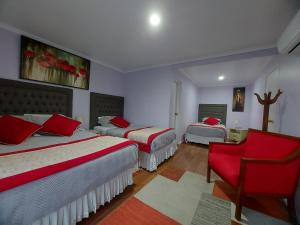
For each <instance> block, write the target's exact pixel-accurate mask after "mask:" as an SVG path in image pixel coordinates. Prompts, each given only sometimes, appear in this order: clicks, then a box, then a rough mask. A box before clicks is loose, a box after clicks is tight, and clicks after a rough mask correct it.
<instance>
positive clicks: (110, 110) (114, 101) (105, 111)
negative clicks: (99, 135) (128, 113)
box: [90, 92, 124, 128]
mask: <svg viewBox="0 0 300 225" xmlns="http://www.w3.org/2000/svg"><path fill="white" fill-rule="evenodd" d="M123 114H124V97H121V96H114V95H106V94H99V93H95V92H91V93H90V128H93V127H94V126H96V125H97V123H98V117H99V116H123Z"/></svg>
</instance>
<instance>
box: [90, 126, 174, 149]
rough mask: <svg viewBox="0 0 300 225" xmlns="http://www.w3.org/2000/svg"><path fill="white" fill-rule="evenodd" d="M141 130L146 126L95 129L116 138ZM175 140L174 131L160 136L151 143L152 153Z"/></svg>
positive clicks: (100, 127) (101, 127)
mask: <svg viewBox="0 0 300 225" xmlns="http://www.w3.org/2000/svg"><path fill="white" fill-rule="evenodd" d="M140 128H145V126H136V125H130V126H129V127H127V128H116V127H104V126H96V127H94V130H95V131H97V132H99V133H100V134H104V135H110V136H114V137H124V135H125V134H126V133H127V132H128V131H132V130H138V129H140ZM175 139H176V134H175V132H174V130H169V131H167V132H165V133H162V134H160V135H158V136H157V137H156V138H155V139H154V140H153V141H152V143H151V146H150V147H151V149H150V153H153V152H156V151H158V150H160V149H161V148H163V147H165V146H167V145H170V144H171V143H172V142H174V141H175ZM134 141H135V140H134Z"/></svg>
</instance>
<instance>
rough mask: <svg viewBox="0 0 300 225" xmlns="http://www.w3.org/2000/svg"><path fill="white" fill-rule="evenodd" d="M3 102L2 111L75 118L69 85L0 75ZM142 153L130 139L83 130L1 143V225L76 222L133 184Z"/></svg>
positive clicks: (1, 99) (47, 224) (69, 223)
mask: <svg viewBox="0 0 300 225" xmlns="http://www.w3.org/2000/svg"><path fill="white" fill-rule="evenodd" d="M21 101H22V102H23V104H21V103H20V102H21ZM0 102H1V107H0V115H3V114H14V115H23V114H25V113H40V114H52V113H54V112H59V113H62V114H65V115H67V116H72V90H71V89H66V88H57V87H50V86H45V85H39V84H31V83H24V82H19V81H11V80H4V79H0ZM49 102H50V103H49ZM66 149H68V151H66ZM21 150H22V151H21ZM23 150H26V151H23ZM63 150H64V151H63ZM20 151H21V152H20ZM137 152H138V150H137V145H136V144H135V143H133V142H128V140H127V139H124V138H117V137H107V136H106V137H105V136H99V135H96V134H95V133H93V132H89V131H84V130H79V131H77V132H75V133H74V134H73V135H72V136H71V137H57V136H32V137H30V138H28V139H27V140H26V141H25V142H23V143H22V144H19V145H0V161H1V163H0V224H3V225H12V224H14V225H30V224H32V225H57V224H63V225H71V224H76V223H77V222H78V221H80V220H82V219H83V218H86V217H88V216H89V214H90V213H91V212H96V210H97V208H98V207H99V206H100V205H104V203H106V202H109V201H110V200H111V199H112V198H114V197H115V196H116V195H118V194H120V193H122V192H123V190H124V189H125V188H126V187H127V186H128V185H131V184H132V183H133V179H132V174H133V172H134V170H135V169H136V166H137V162H138V153H137ZM53 154H58V155H55V156H56V157H46V156H54V155H53ZM76 154H77V155H76ZM34 155H35V156H36V158H35V157H33V156H34ZM72 157H73V158H72ZM25 159H26V160H25Z"/></svg>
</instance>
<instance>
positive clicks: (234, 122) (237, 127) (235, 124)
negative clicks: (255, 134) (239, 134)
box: [233, 120, 240, 129]
mask: <svg viewBox="0 0 300 225" xmlns="http://www.w3.org/2000/svg"><path fill="white" fill-rule="evenodd" d="M239 123H240V121H239V120H234V121H233V126H234V128H235V129H239V128H240V127H239V126H238V125H239Z"/></svg>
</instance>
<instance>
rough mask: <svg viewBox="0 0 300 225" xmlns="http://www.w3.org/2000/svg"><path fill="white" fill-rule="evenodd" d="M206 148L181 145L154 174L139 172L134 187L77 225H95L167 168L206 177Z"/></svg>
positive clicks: (127, 189) (194, 145)
mask: <svg viewBox="0 0 300 225" xmlns="http://www.w3.org/2000/svg"><path fill="white" fill-rule="evenodd" d="M207 154H208V148H207V147H206V146H203V145H196V144H181V145H180V146H179V149H178V151H177V152H176V154H175V155H174V156H173V157H172V158H171V159H169V160H167V161H166V162H164V163H163V164H162V165H160V166H159V168H158V170H157V171H155V172H147V171H145V170H140V171H138V172H137V173H136V174H135V175H134V185H132V186H129V187H127V188H126V190H125V191H124V192H123V193H122V194H121V195H119V196H117V197H116V198H114V199H113V200H112V201H111V202H110V203H109V204H105V206H103V207H100V208H99V209H98V211H97V213H96V214H92V215H91V216H90V217H89V218H87V219H84V220H83V221H82V222H80V223H79V225H97V224H98V223H99V222H100V221H101V220H102V219H103V218H104V217H105V216H107V215H108V214H109V213H110V212H112V211H113V210H114V209H116V208H117V207H118V206H119V205H120V204H122V202H124V201H125V200H126V199H128V198H129V197H131V196H133V195H134V194H135V193H137V192H138V191H139V190H140V189H142V188H143V187H144V186H145V185H146V184H147V183H149V182H150V181H151V180H152V179H153V178H154V177H155V176H156V175H157V174H159V173H161V172H162V171H164V170H165V169H167V168H169V167H176V168H179V169H183V170H187V171H191V172H194V173H199V174H201V175H204V176H205V175H206V168H207Z"/></svg>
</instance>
